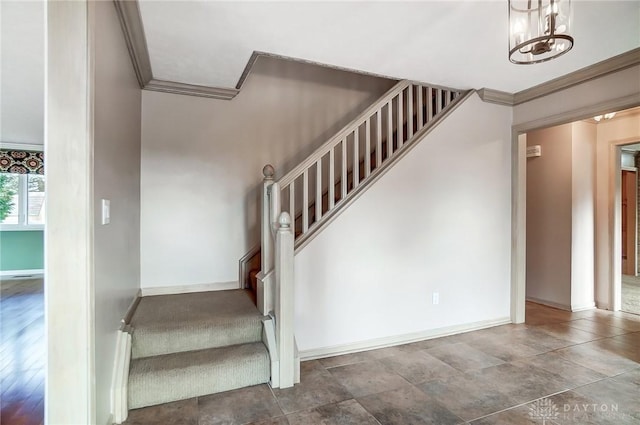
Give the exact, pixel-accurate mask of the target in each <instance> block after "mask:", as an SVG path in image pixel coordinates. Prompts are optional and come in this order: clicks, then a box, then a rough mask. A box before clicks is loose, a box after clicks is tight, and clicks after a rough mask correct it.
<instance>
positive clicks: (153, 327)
mask: <svg viewBox="0 0 640 425" xmlns="http://www.w3.org/2000/svg"><path fill="white" fill-rule="evenodd" d="M262 318H263V316H262V315H261V314H260V312H258V310H257V309H256V307H255V305H254V304H253V302H252V301H251V299H250V298H249V296H248V294H247V291H244V290H241V289H238V290H230V291H210V292H197V293H191V294H178V295H157V296H149V297H143V298H142V299H141V300H140V304H139V305H138V307H137V309H136V312H135V314H134V316H133V318H132V320H131V326H132V328H133V335H132V358H134V359H136V358H140V357H149V356H158V355H162V354H169V353H177V352H182V351H192V350H201V349H205V348H215V347H224V346H229V345H236V344H244V343H251V342H258V341H261V340H262Z"/></svg>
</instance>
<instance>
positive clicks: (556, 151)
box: [526, 124, 572, 308]
mask: <svg viewBox="0 0 640 425" xmlns="http://www.w3.org/2000/svg"><path fill="white" fill-rule="evenodd" d="M535 145H540V146H541V147H542V156H540V157H533V158H528V159H527V251H526V252H527V298H528V299H531V300H535V301H541V302H545V303H548V304H555V305H559V306H563V307H565V308H569V306H570V305H571V168H572V167H571V154H572V149H571V124H565V125H561V126H556V127H551V128H547V129H543V130H537V131H532V132H529V133H527V146H535Z"/></svg>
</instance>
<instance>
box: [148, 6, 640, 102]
mask: <svg viewBox="0 0 640 425" xmlns="http://www.w3.org/2000/svg"><path fill="white" fill-rule="evenodd" d="M572 5H573V15H574V16H573V31H572V32H573V34H574V37H575V40H576V42H575V47H574V48H573V50H572V51H571V52H569V53H567V54H566V55H565V56H563V57H561V58H558V59H556V60H553V61H551V62H548V63H543V64H538V65H534V66H522V65H514V64H512V63H510V62H509V60H508V54H507V52H508V39H507V34H508V22H507V18H508V16H507V13H508V10H507V2H506V1H504V0H503V1H413V2H400V1H391V2H374V1H349V2H307V1H297V2H273V1H259V2H244V1H200V2H194V1H186V2H185V1H153V0H140V11H141V15H142V22H143V25H144V31H145V35H146V38H147V46H148V49H149V55H150V58H151V67H152V70H153V74H154V78H157V79H161V80H168V81H177V82H182V83H190V84H197V85H208V86H217V87H235V86H236V84H237V82H238V79H239V78H240V75H241V74H242V71H243V69H244V67H245V66H246V64H247V61H248V59H249V57H250V56H251V53H252V52H253V51H262V52H268V53H274V54H278V55H283V56H289V57H294V58H299V59H305V60H310V61H315V62H319V63H323V64H328V65H334V66H339V67H344V68H349V69H353V70H358V71H364V72H370V73H375V74H380V75H385V76H390V77H394V78H398V79H413V80H418V81H422V82H429V83H433V84H440V85H445V86H450V87H455V88H460V89H467V88H476V89H479V88H483V87H487V88H491V89H496V90H502V91H507V92H517V91H520V90H524V89H527V88H529V87H531V86H534V85H537V84H540V83H542V82H545V81H548V80H550V79H552V78H555V77H559V76H561V75H564V74H567V73H569V72H572V71H575V70H578V69H580V68H583V67H585V66H588V65H591V64H593V63H596V62H599V61H602V60H604V59H607V58H610V57H612V56H615V55H618V54H620V53H623V52H626V51H628V50H631V49H634V48H636V47H638V46H640V2H639V1H579V0H574V1H573V2H572Z"/></svg>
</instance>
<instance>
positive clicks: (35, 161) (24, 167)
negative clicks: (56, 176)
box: [0, 149, 44, 174]
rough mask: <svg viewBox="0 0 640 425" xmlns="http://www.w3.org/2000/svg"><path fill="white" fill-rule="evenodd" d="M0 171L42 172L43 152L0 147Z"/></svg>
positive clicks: (18, 172) (19, 172)
mask: <svg viewBox="0 0 640 425" xmlns="http://www.w3.org/2000/svg"><path fill="white" fill-rule="evenodd" d="M0 173H12V174H44V153H43V152H31V151H19V150H8V149H0Z"/></svg>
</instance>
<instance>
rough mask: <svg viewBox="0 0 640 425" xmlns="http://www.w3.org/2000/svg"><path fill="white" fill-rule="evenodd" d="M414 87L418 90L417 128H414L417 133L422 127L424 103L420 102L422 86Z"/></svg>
mask: <svg viewBox="0 0 640 425" xmlns="http://www.w3.org/2000/svg"><path fill="white" fill-rule="evenodd" d="M416 87H417V88H418V128H416V131H418V130H420V129H421V128H422V126H423V125H424V119H423V118H424V117H423V114H424V103H423V101H422V86H416Z"/></svg>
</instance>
